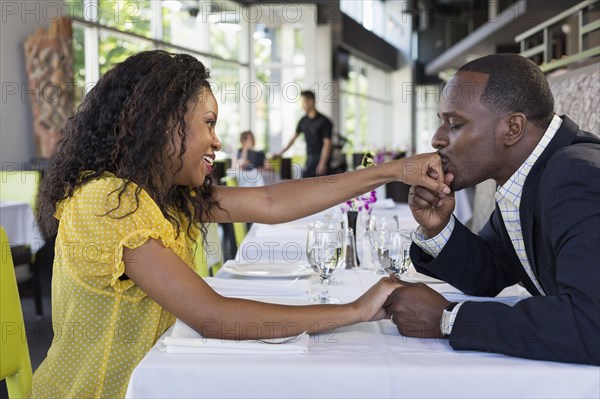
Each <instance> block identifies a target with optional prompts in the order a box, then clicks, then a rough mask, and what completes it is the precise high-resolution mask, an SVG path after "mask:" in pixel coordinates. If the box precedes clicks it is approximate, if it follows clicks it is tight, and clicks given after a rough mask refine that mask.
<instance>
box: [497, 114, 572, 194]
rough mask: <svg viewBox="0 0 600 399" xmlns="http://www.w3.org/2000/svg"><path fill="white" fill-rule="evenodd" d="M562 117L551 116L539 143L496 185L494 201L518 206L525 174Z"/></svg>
mask: <svg viewBox="0 0 600 399" xmlns="http://www.w3.org/2000/svg"><path fill="white" fill-rule="evenodd" d="M562 121H563V120H562V119H561V117H560V116H558V115H556V114H555V115H554V117H553V118H552V122H550V125H549V126H548V128H547V129H546V132H545V133H544V135H543V136H542V138H541V139H540V141H539V143H538V144H537V145H536V146H535V148H534V149H533V151H532V152H531V154H529V157H527V159H526V160H525V162H523V163H522V164H521V166H519V169H517V171H516V172H515V173H513V175H512V176H511V177H510V178H509V179H508V180H507V181H506V183H504V184H503V185H502V186H501V187H498V190H496V195H495V197H496V202H498V203H500V202H510V203H512V204H513V205H515V206H519V205H520V204H521V194H522V193H523V185H524V184H525V179H527V175H528V174H529V172H530V171H531V168H532V167H533V165H534V164H535V163H536V161H537V160H538V158H539V157H540V155H542V152H544V150H545V149H546V147H547V146H548V143H550V140H552V138H553V137H554V135H555V134H556V132H557V131H558V129H559V128H560V125H561V124H562Z"/></svg>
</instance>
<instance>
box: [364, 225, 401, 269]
mask: <svg viewBox="0 0 600 399" xmlns="http://www.w3.org/2000/svg"><path fill="white" fill-rule="evenodd" d="M397 227H398V226H397V222H396V220H394V219H392V218H388V217H385V216H375V215H371V216H370V217H369V223H368V225H367V235H368V237H369V241H370V243H371V246H372V247H373V249H374V250H375V254H376V257H377V264H378V266H379V267H378V269H377V274H383V275H386V274H388V272H387V270H388V268H389V263H390V259H389V258H388V254H387V253H386V252H385V251H384V245H385V239H386V234H385V232H386V231H388V230H392V229H397Z"/></svg>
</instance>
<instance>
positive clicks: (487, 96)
mask: <svg viewBox="0 0 600 399" xmlns="http://www.w3.org/2000/svg"><path fill="white" fill-rule="evenodd" d="M458 72H479V73H484V74H486V75H488V81H487V84H486V86H485V89H484V90H483V93H482V94H481V102H482V103H483V104H484V105H485V106H487V107H488V108H490V109H495V110H497V111H500V112H522V113H523V114H525V116H526V117H527V119H529V120H530V121H531V122H533V123H534V124H535V125H536V126H537V127H539V128H540V129H546V128H547V127H548V125H549V124H550V122H551V121H552V117H553V116H554V97H553V96H552V92H551V91H550V86H549V85H548V80H547V79H546V76H544V73H543V72H542V70H541V69H540V67H539V66H537V65H536V64H535V63H533V62H532V61H531V60H530V59H528V58H525V57H522V56H520V55H518V54H492V55H488V56H485V57H482V58H478V59H476V60H473V61H471V62H469V63H467V64H465V65H463V66H462V67H461V68H460V69H459V70H458Z"/></svg>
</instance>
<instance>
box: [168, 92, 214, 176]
mask: <svg viewBox="0 0 600 399" xmlns="http://www.w3.org/2000/svg"><path fill="white" fill-rule="evenodd" d="M218 116H219V107H218V105H217V100H216V99H215V96H214V95H213V94H212V93H211V91H210V90H208V89H203V90H202V91H201V92H200V94H199V95H198V99H197V102H196V104H195V105H194V106H193V108H191V109H190V110H189V111H188V115H187V125H188V131H187V132H186V143H185V144H186V150H185V153H184V154H183V156H182V161H183V165H182V167H181V169H180V170H179V171H177V172H175V170H177V168H178V166H179V160H178V159H177V157H178V154H179V149H178V150H177V151H176V152H175V154H173V155H172V156H171V163H172V168H173V171H174V172H175V175H174V178H175V184H177V185H179V186H201V185H202V184H203V183H204V180H205V178H206V177H207V176H208V175H210V174H211V172H212V170H213V162H214V159H215V151H219V150H220V149H221V142H220V141H219V139H218V138H217V135H216V134H215V126H216V124H217V118H218ZM177 140H178V137H177V138H176V145H177V146H178V147H179V143H177Z"/></svg>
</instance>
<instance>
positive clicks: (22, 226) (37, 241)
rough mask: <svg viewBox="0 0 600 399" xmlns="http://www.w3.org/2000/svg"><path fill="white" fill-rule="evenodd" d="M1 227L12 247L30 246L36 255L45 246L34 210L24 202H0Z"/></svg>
mask: <svg viewBox="0 0 600 399" xmlns="http://www.w3.org/2000/svg"><path fill="white" fill-rule="evenodd" d="M0 225H2V227H3V228H4V230H5V231H6V235H7V236H8V239H9V241H10V243H11V245H29V247H30V248H31V249H32V251H33V252H34V253H35V252H36V251H37V250H38V249H40V248H41V247H42V246H43V245H44V240H43V239H42V236H41V234H40V231H39V229H38V227H37V225H36V222H35V217H34V215H33V210H32V209H31V206H30V205H29V203H27V202H24V201H0Z"/></svg>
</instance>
